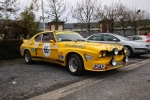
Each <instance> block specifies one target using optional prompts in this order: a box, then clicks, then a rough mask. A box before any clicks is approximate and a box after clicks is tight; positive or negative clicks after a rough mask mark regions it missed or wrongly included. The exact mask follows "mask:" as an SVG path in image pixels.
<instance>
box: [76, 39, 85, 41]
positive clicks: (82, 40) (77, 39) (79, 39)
mask: <svg viewBox="0 0 150 100" xmlns="http://www.w3.org/2000/svg"><path fill="white" fill-rule="evenodd" d="M76 41H85V40H83V39H76Z"/></svg>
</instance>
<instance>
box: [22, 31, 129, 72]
mask: <svg viewBox="0 0 150 100" xmlns="http://www.w3.org/2000/svg"><path fill="white" fill-rule="evenodd" d="M47 33H48V34H49V35H50V36H51V35H52V36H53V38H54V40H51V41H50V40H46V39H45V41H46V42H45V41H42V39H44V34H46V35H47ZM58 34H61V35H66V34H68V35H69V34H76V35H79V34H78V33H77V32H72V31H60V32H59V31H46V32H40V33H38V34H36V35H34V36H33V37H32V38H30V39H29V40H24V43H23V44H22V45H21V46H20V52H21V55H22V56H24V53H25V51H26V50H28V51H29V52H30V54H31V57H32V60H42V61H48V62H51V63H57V64H60V65H62V66H67V58H68V55H70V54H73V53H74V54H77V55H78V56H80V57H81V58H82V60H83V64H84V68H85V70H90V71H106V70H111V69H115V68H120V67H123V66H125V65H126V64H127V62H125V61H123V59H124V57H125V56H126V55H125V54H123V53H122V49H123V46H122V45H117V44H104V43H92V42H85V41H59V39H58V37H57V35H58ZM38 36H39V37H41V38H40V39H41V40H40V39H39V40H38ZM47 37H48V35H47ZM36 39H37V40H36ZM114 48H117V49H118V51H119V52H121V53H120V54H118V55H115V56H106V53H110V54H111V52H113V49H114ZM101 51H104V56H106V57H101V56H102V55H101V54H100V52H101ZM112 59H115V60H116V61H117V64H116V65H115V66H112V65H111V64H110V62H111V60H112ZM100 66H101V67H103V68H99V67H100Z"/></svg>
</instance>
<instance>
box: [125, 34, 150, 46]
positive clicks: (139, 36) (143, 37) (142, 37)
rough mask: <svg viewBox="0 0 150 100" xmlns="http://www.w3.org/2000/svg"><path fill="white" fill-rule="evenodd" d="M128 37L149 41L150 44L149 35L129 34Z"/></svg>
mask: <svg viewBox="0 0 150 100" xmlns="http://www.w3.org/2000/svg"><path fill="white" fill-rule="evenodd" d="M127 38H128V39H132V40H134V41H139V42H147V43H148V44H150V37H149V36H143V35H132V36H127Z"/></svg>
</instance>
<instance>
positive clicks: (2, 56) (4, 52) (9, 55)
mask: <svg viewBox="0 0 150 100" xmlns="http://www.w3.org/2000/svg"><path fill="white" fill-rule="evenodd" d="M22 43H23V40H22V39H6V40H4V39H3V40H0V61H1V60H10V59H18V58H21V57H22V56H21V54H20V46H21V44H22Z"/></svg>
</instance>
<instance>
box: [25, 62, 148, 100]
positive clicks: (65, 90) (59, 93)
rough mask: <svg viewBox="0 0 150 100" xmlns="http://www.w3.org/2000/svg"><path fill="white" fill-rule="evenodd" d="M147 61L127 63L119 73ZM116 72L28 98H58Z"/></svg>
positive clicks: (40, 99)
mask: <svg viewBox="0 0 150 100" xmlns="http://www.w3.org/2000/svg"><path fill="white" fill-rule="evenodd" d="M147 63H150V59H147V60H144V61H141V62H137V63H135V64H131V65H127V66H125V67H122V68H120V69H119V70H121V72H120V73H123V72H125V71H129V70H132V69H135V68H137V67H140V66H142V65H145V64H147ZM120 73H117V74H120ZM117 74H114V75H112V76H108V77H105V78H102V79H98V76H96V77H92V78H89V79H85V80H83V81H80V82H77V83H74V84H71V85H68V86H66V87H63V88H60V89H57V90H54V91H51V92H48V93H45V94H42V95H39V96H36V97H33V98H30V99H28V100H58V99H59V98H62V97H65V96H67V95H69V94H72V93H75V92H77V91H79V90H81V89H84V88H86V87H88V86H91V85H94V84H96V83H99V82H101V81H103V80H104V79H108V78H111V77H114V76H116V75H117Z"/></svg>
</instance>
